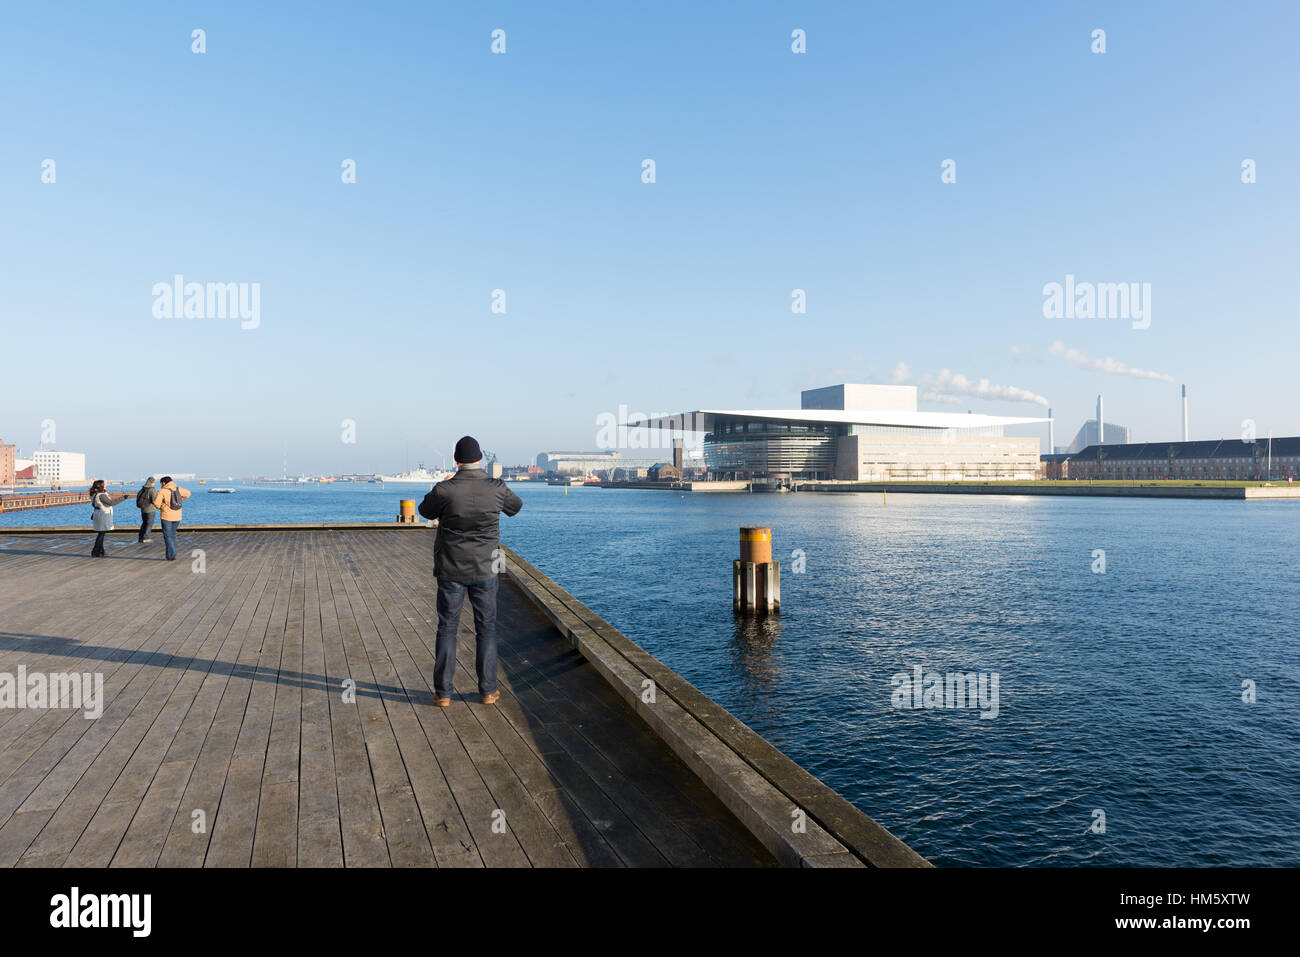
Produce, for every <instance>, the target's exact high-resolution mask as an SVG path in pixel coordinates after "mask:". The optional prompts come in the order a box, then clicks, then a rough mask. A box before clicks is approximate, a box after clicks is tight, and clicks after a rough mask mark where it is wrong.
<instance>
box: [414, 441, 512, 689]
mask: <svg viewBox="0 0 1300 957" xmlns="http://www.w3.org/2000/svg"><path fill="white" fill-rule="evenodd" d="M454 457H455V459H456V474H455V475H453V476H452V477H451V478H449V479H447V480H446V481H445V482H439V483H438V484H437V485H435V486H434V487H433V489H432V490H431V491H430V492H429V494H428V495H426V496H425V497H424V501H422V502H421V503H420V514H421V515H423V516H424V517H425V518H428V519H437V521H438V537H437V541H436V543H435V544H434V549H433V575H434V577H435V578H436V579H437V580H438V635H437V639H436V641H435V643H434V658H435V660H434V670H433V693H434V703H435V704H437V705H438V706H439V707H441V708H447V707H450V706H451V689H452V679H453V678H454V677H455V675H456V629H457V627H458V626H459V624H460V610H461V607H462V605H463V604H464V601H465V596H466V595H469V601H470V606H471V607H472V608H473V609H474V633H475V637H476V639H477V651H476V653H475V657H474V664H475V668H476V670H477V671H478V691H479V695H480V696H481V700H482V702H483V703H484V704H495V703H496V701H497V699H498V698H500V697H501V694H500V692H498V691H497V575H498V573H499V572H500V571H501V569H503V568H504V567H505V562H504V560H503V559H502V558H501V554H502V553H501V551H500V548H501V543H500V538H499V535H500V524H499V522H500V514H501V513H502V512H505V513H506V514H507V515H515V514H517V513H518V512H519V510H520V509H521V508H523V507H524V503H523V502H522V501H520V500H519V496H518V495H516V494H515V493H514V492H512V491H510V489H509V488H508V487H507V486H506V483H505V482H503V481H501V480H500V479H494V478H491V477H490V476H489V475H488V474H487V473H486V472H484V471H483V452H482V450H481V449H480V448H479V444H478V442H477V441H475V440H474V439H473V438H471V437H470V436H468V435H467V436H465V437H464V438H462V439H461V440H460V441H459V442H457V443H456V451H455V453H454Z"/></svg>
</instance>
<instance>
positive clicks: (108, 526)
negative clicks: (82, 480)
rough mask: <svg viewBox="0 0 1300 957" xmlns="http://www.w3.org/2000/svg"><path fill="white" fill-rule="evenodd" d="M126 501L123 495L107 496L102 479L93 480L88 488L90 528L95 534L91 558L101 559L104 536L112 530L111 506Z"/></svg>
mask: <svg viewBox="0 0 1300 957" xmlns="http://www.w3.org/2000/svg"><path fill="white" fill-rule="evenodd" d="M125 501H126V496H125V495H109V494H108V491H107V490H106V489H105V488H104V480H103V479H95V482H94V484H93V485H91V486H90V507H91V509H92V511H91V513H90V521H91V526H92V527H93V528H94V529H95V531H96V532H98V533H99V534H97V535H96V536H95V547H94V548H93V549H91V551H90V556H91V557H92V558H103V557H104V555H105V554H106V552H105V551H104V536H105V535H107V534H108V533H109V532H111V531H112V530H113V506H114V505H118V504H120V503H122V502H125Z"/></svg>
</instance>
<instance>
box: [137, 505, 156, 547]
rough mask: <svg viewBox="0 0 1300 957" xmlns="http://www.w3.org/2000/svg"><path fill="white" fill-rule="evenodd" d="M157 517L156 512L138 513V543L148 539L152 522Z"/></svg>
mask: <svg viewBox="0 0 1300 957" xmlns="http://www.w3.org/2000/svg"><path fill="white" fill-rule="evenodd" d="M157 517H158V513H157V512H141V513H140V541H142V542H143V541H144V540H145V539H146V538H148V537H149V532H150V530H151V529H152V528H153V520H154V519H155V518H157Z"/></svg>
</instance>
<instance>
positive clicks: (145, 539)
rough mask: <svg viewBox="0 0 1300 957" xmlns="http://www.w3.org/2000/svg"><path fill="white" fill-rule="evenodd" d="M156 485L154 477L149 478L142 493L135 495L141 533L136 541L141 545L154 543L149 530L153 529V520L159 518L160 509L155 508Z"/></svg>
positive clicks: (142, 487) (141, 487) (141, 489)
mask: <svg viewBox="0 0 1300 957" xmlns="http://www.w3.org/2000/svg"><path fill="white" fill-rule="evenodd" d="M154 491H155V489H154V484H153V476H152V475H151V476H149V479H148V481H146V482H145V483H144V484H143V485H142V486H140V491H138V492H136V493H135V507H136V508H138V509H139V510H140V533H139V534H138V535H136V541H137V542H138V543H139V544H141V545H147V544H149V543H150V542H152V541H153V539H152V538H150V537H149V530H150V529H151V528H153V520H154V519H155V518H157V516H158V509H157V508H155V507H154V504H153V496H154Z"/></svg>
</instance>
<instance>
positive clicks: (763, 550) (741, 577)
mask: <svg viewBox="0 0 1300 957" xmlns="http://www.w3.org/2000/svg"><path fill="white" fill-rule="evenodd" d="M731 591H732V601H731V607H732V609H733V610H734V611H735V612H736V613H738V614H741V615H755V614H759V613H775V612H779V611H780V610H781V563H780V562H774V561H772V529H771V528H767V527H764V526H745V527H742V528H741V529H740V558H738V559H736V560H735V561H733V562H732V563H731Z"/></svg>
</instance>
